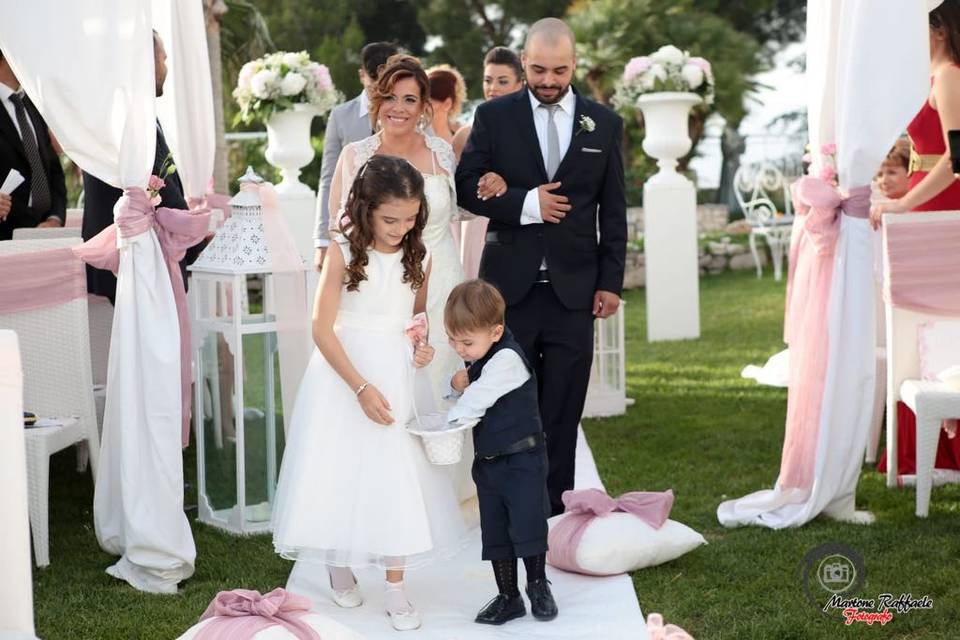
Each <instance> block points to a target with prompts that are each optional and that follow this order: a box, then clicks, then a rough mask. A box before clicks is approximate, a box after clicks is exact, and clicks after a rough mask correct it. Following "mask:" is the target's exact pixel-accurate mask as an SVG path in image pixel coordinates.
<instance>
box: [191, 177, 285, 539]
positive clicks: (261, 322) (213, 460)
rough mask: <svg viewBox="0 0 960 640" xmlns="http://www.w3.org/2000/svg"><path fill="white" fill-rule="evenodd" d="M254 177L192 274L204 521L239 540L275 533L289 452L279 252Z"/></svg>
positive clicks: (197, 430)
mask: <svg viewBox="0 0 960 640" xmlns="http://www.w3.org/2000/svg"><path fill="white" fill-rule="evenodd" d="M261 182H263V180H262V178H260V177H259V176H258V175H256V173H254V172H253V170H252V169H249V168H248V169H247V173H246V175H244V176H243V178H241V179H240V183H241V190H240V192H239V193H238V194H237V195H236V196H235V197H234V198H233V199H232V200H231V201H230V205H231V211H232V214H231V217H230V218H228V219H227V220H226V221H225V222H224V224H223V226H222V227H221V229H220V230H219V231H218V232H217V234H216V236H214V238H213V240H212V241H211V243H210V244H209V245H208V246H207V248H206V249H204V251H203V252H202V253H201V254H200V256H199V257H198V258H197V260H196V262H194V263H193V265H191V266H190V267H189V269H190V271H191V272H192V277H191V280H190V302H191V313H192V315H193V318H192V320H193V323H192V324H193V345H194V367H195V369H194V372H195V378H194V379H195V380H196V385H195V387H194V429H195V434H196V443H197V485H198V486H197V498H198V507H199V514H198V515H199V519H200V521H201V522H204V523H207V524H211V525H213V526H216V527H219V528H221V529H224V530H226V531H229V532H231V533H237V534H250V533H261V532H265V531H269V530H270V516H271V512H272V507H273V500H274V493H275V491H276V484H277V469H278V466H279V462H280V459H281V456H282V453H283V415H282V413H283V412H282V407H283V403H282V401H281V400H280V381H279V375H278V372H279V356H278V352H277V335H276V329H277V323H276V317H275V312H274V308H275V305H274V301H273V290H272V287H273V275H272V273H271V261H270V253H269V251H268V250H267V242H266V238H265V236H264V227H263V219H262V215H261V203H260V197H259V193H258V191H257V190H256V189H252V190H249V189H244V188H243V185H245V184H250V183H261Z"/></svg>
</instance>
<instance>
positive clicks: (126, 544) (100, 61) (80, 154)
mask: <svg viewBox="0 0 960 640" xmlns="http://www.w3.org/2000/svg"><path fill="white" fill-rule="evenodd" d="M2 6H3V11H2V15H3V20H0V48H2V50H3V52H4V56H5V57H6V58H7V59H8V60H9V61H10V64H11V67H12V68H13V70H14V73H16V75H17V77H18V78H19V80H20V81H21V83H22V84H23V86H24V89H25V90H26V92H27V94H28V95H29V96H30V98H31V99H32V100H33V101H34V103H35V104H36V105H37V107H38V108H39V110H40V112H41V114H42V115H43V117H44V119H45V120H46V121H47V122H48V123H49V124H50V127H51V129H52V130H53V132H54V134H55V135H56V136H57V139H58V140H59V141H60V143H61V144H62V145H63V148H64V150H65V151H66V152H67V154H68V155H69V156H70V157H71V159H73V160H74V161H75V162H76V163H77V164H78V165H79V166H80V167H81V168H82V169H83V170H84V171H87V172H88V173H91V174H93V175H94V176H96V177H98V178H100V179H101V180H103V181H104V182H107V183H109V184H112V185H115V186H118V187H122V188H131V187H140V188H143V187H145V186H146V184H147V178H148V177H149V175H150V172H151V170H152V167H153V161H154V156H155V153H154V150H155V145H156V124H155V123H156V110H155V102H156V96H155V81H154V65H153V38H152V33H151V28H152V24H153V22H152V12H151V4H150V1H149V0H71V1H70V2H61V1H59V0H31V1H30V2H28V3H23V2H19V1H18V0H2ZM37 25H42V28H43V30H44V37H43V38H38V37H37V28H38V27H37ZM201 29H202V26H201ZM118 244H119V245H120V266H119V273H118V277H117V297H116V308H115V312H114V324H113V341H112V343H111V348H110V361H109V365H108V374H107V401H106V407H105V411H104V424H103V435H102V442H101V456H100V465H99V468H98V472H97V478H96V489H95V493H94V524H95V527H96V531H97V539H98V540H99V542H100V545H101V546H102V547H103V548H104V549H105V550H107V551H109V552H111V553H114V554H116V555H119V556H121V558H120V561H119V562H118V563H117V564H116V565H114V566H112V567H110V568H108V569H107V572H108V573H110V574H111V575H113V576H115V577H117V578H120V579H123V580H126V581H127V582H128V583H130V584H131V585H133V586H134V587H136V588H138V589H141V590H145V591H151V592H160V593H174V592H176V588H177V583H178V582H179V581H180V580H183V579H184V578H187V577H189V576H190V575H192V574H193V564H194V559H195V557H196V549H195V547H194V543H193V537H192V533H191V531H190V526H189V523H188V522H187V519H186V516H185V515H184V512H183V462H182V452H181V448H180V438H181V435H180V433H181V395H180V394H181V391H180V350H179V344H180V336H179V327H178V324H177V311H176V306H175V303H174V297H173V289H172V287H171V284H170V278H169V276H168V274H167V270H166V265H165V261H164V257H163V254H162V251H161V249H160V245H159V243H158V241H157V236H156V234H155V232H154V231H153V229H149V230H148V231H146V232H145V233H141V234H140V235H136V236H133V237H126V238H124V239H122V240H121V241H120V242H119V243H118Z"/></svg>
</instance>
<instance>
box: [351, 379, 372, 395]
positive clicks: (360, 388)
mask: <svg viewBox="0 0 960 640" xmlns="http://www.w3.org/2000/svg"><path fill="white" fill-rule="evenodd" d="M369 386H370V383H369V382H364V383H363V384H362V385H360V386H359V387H357V390H356V391H355V392H354V393H356V395H358V396H359V395H360V394H361V393H363V390H364V389H366V388H367V387H369Z"/></svg>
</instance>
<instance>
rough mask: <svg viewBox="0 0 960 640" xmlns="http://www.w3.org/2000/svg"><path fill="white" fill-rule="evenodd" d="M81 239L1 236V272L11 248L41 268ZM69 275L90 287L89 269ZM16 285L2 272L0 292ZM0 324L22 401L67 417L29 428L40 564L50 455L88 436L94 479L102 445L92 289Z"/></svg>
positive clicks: (45, 553)
mask: <svg viewBox="0 0 960 640" xmlns="http://www.w3.org/2000/svg"><path fill="white" fill-rule="evenodd" d="M77 244H80V239H79V238H75V239H54V240H10V241H7V242H0V273H9V272H10V270H9V266H10V265H11V263H12V261H13V260H15V258H16V257H17V256H15V255H14V254H22V253H34V252H36V254H37V255H36V265H37V269H44V268H49V267H45V265H44V263H43V262H44V257H43V253H42V252H44V251H45V250H48V249H61V248H64V247H70V246H73V245H77ZM63 277H65V278H66V277H72V278H74V279H75V280H74V281H75V284H76V285H77V286H78V287H80V288H81V289H80V290H82V291H85V289H86V275H85V272H84V270H83V269H82V268H81V269H78V270H76V271H75V272H74V273H73V275H72V276H71V275H68V274H64V276H63ZM12 284H13V283H11V282H10V281H9V280H2V279H0V298H2V297H4V296H8V295H11V293H10V292H11V290H12ZM0 329H12V330H13V331H15V332H16V333H17V336H18V339H19V342H20V352H21V357H22V363H23V374H24V384H23V406H24V409H25V410H27V411H31V412H33V413H36V414H37V415H38V416H40V417H49V418H58V419H60V420H61V421H62V422H63V424H62V425H61V426H53V427H35V428H31V429H28V430H27V431H26V434H25V436H26V452H27V474H28V478H27V486H28V488H29V496H30V528H31V530H32V533H33V550H34V556H35V559H36V564H37V566H38V567H43V566H47V565H48V564H50V552H49V542H48V496H49V484H50V456H51V455H53V454H54V453H56V452H58V451H61V450H63V449H65V448H67V447H69V446H71V445H74V444H77V443H80V442H85V443H86V444H87V447H88V451H89V456H90V467H91V471H92V474H93V477H94V478H96V469H97V459H98V457H99V452H100V445H99V438H98V434H97V419H96V410H95V408H94V398H93V379H92V372H91V365H90V335H89V324H88V319H87V296H86V295H85V294H84V295H78V296H77V297H76V298H74V299H72V300H70V301H69V302H66V303H61V304H54V305H52V306H47V307H43V308H39V309H31V310H26V311H17V312H14V313H7V314H0Z"/></svg>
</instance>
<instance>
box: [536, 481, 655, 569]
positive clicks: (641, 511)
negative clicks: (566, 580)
mask: <svg viewBox="0 0 960 640" xmlns="http://www.w3.org/2000/svg"><path fill="white" fill-rule="evenodd" d="M562 500H563V504H564V506H565V507H566V512H565V513H564V516H563V517H562V518H561V519H560V521H559V522H557V523H556V524H555V525H554V526H553V528H552V529H550V533H549V535H548V536H547V544H548V546H549V551H547V561H548V562H550V564H551V565H552V566H554V567H557V568H558V569H563V570H565V571H572V572H574V573H583V574H586V575H603V574H600V573H594V572H592V571H588V570H586V569H584V568H583V567H581V566H580V564H579V563H578V562H577V550H578V549H579V548H580V541H581V540H582V539H583V534H584V533H585V532H586V530H587V527H589V526H590V524H591V523H592V522H593V521H594V520H595V519H597V518H602V517H604V516H607V515H609V514H611V513H613V512H615V511H622V512H625V513H630V514H633V515H634V516H636V517H638V518H640V519H641V520H643V521H644V522H646V523H647V524H648V525H650V526H651V527H653V528H654V529H659V528H660V527H662V526H663V523H664V522H666V521H667V518H668V517H669V516H670V509H671V508H673V491H672V490H671V489H667V490H666V491H632V492H630V493H625V494H623V495H622V496H620V497H619V498H611V497H610V496H608V495H607V494H606V493H605V492H604V491H603V490H601V489H583V490H580V491H564V493H563V496H562Z"/></svg>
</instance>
